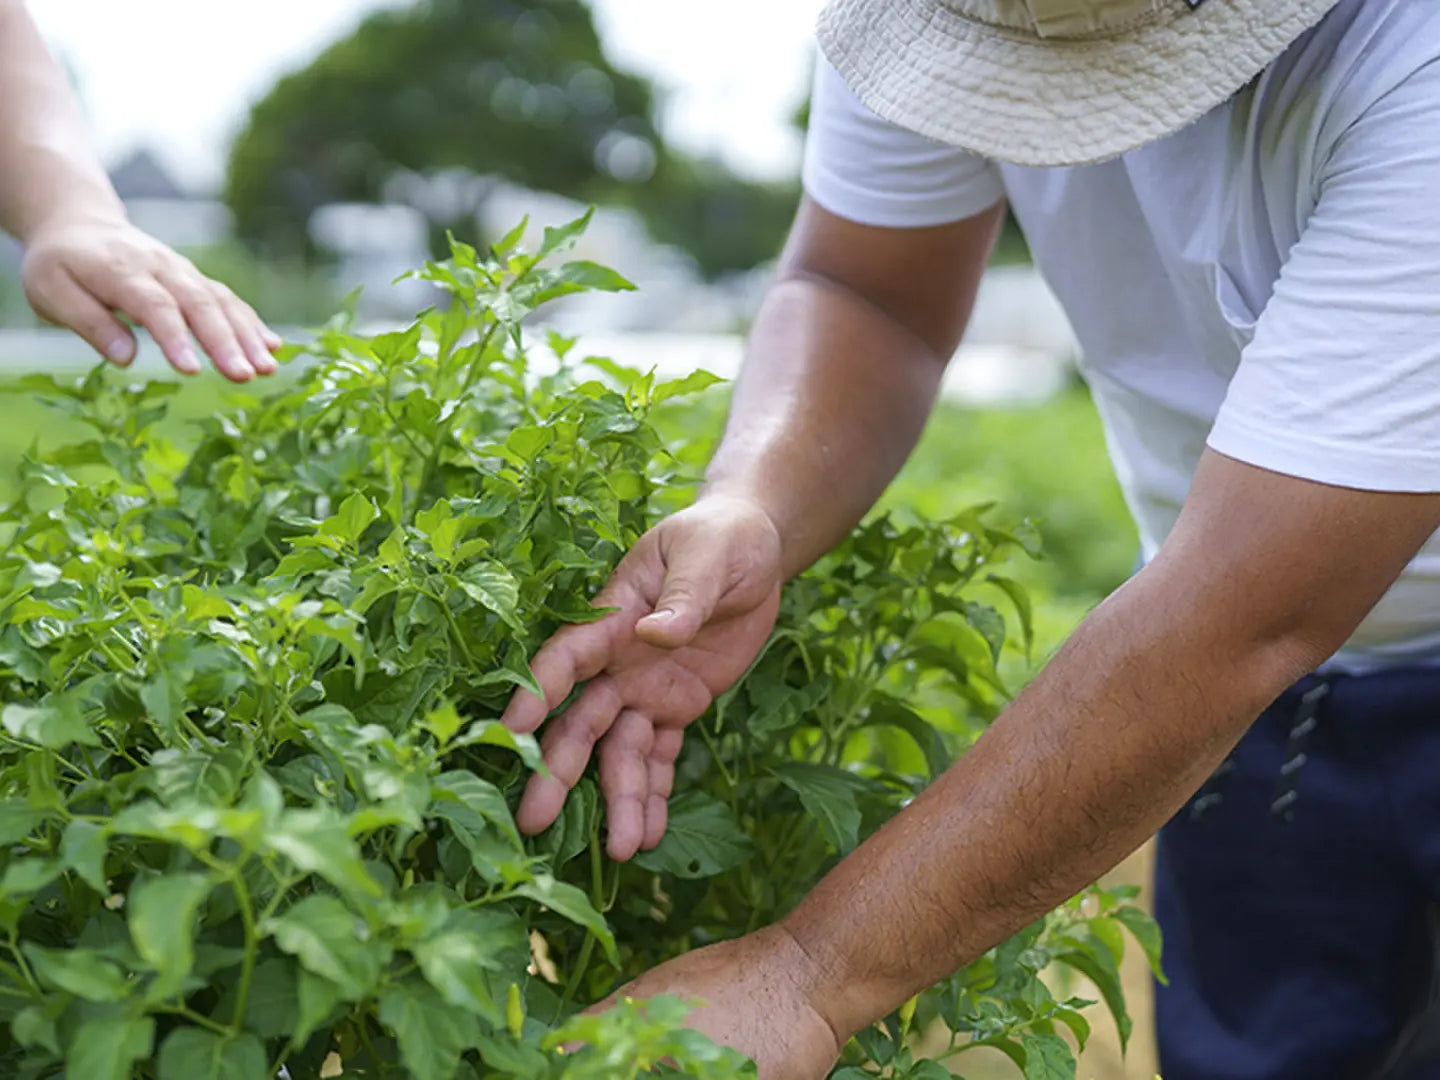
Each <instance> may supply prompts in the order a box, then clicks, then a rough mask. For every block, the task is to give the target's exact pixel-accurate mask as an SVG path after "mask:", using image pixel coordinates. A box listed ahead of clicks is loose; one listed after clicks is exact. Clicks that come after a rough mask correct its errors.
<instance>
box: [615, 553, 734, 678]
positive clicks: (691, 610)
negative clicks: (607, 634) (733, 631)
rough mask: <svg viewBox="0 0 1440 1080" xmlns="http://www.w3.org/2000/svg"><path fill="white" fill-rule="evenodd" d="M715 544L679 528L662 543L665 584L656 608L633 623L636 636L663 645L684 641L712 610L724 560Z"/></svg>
mask: <svg viewBox="0 0 1440 1080" xmlns="http://www.w3.org/2000/svg"><path fill="white" fill-rule="evenodd" d="M719 555H720V553H719V552H717V551H716V550H715V549H714V545H712V544H709V543H705V542H703V541H701V540H699V539H698V538H696V537H695V536H694V534H692V533H688V532H681V533H679V534H678V539H677V540H676V541H674V542H672V543H670V544H668V545H667V544H665V543H662V546H661V557H662V558H663V559H664V561H665V584H664V585H663V586H662V587H661V589H660V599H659V600H657V601H656V603H655V610H654V611H653V612H652V613H651V614H649V615H647V616H645V618H643V619H641V620H640V621H639V622H638V623H637V624H636V626H635V633H636V636H637V637H639V638H640V639H641V640H642V641H645V642H646V643H648V644H650V645H656V646H659V647H660V648H662V649H678V648H680V647H681V646H682V645H687V644H689V643H690V640H691V639H692V638H694V636H695V635H696V634H697V633H699V632H700V628H701V627H702V626H704V625H705V624H706V623H707V622H708V621H709V620H710V616H712V615H713V614H714V613H715V605H716V604H718V603H719V602H720V594H721V592H722V591H723V590H724V586H725V577H724V562H723V558H720V557H717V556H719Z"/></svg>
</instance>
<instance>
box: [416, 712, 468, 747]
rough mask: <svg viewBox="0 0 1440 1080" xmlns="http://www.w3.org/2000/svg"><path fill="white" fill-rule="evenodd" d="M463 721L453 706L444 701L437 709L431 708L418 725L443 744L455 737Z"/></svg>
mask: <svg viewBox="0 0 1440 1080" xmlns="http://www.w3.org/2000/svg"><path fill="white" fill-rule="evenodd" d="M463 723H464V721H463V720H461V719H460V714H459V713H457V712H456V711H455V706H454V705H452V704H451V703H450V702H448V701H447V702H445V703H444V704H443V705H441V706H440V707H439V708H438V709H433V710H431V711H430V713H429V714H427V715H426V717H425V719H424V720H421V721H420V726H421V727H423V728H424V729H425V730H426V731H428V732H430V734H432V735H434V736H435V740H436V741H437V742H438V743H440V745H441V746H444V745H445V744H446V743H448V742H449V741H450V740H451V739H453V738H454V737H455V733H456V732H457V731H459V730H460V726H461V724H463Z"/></svg>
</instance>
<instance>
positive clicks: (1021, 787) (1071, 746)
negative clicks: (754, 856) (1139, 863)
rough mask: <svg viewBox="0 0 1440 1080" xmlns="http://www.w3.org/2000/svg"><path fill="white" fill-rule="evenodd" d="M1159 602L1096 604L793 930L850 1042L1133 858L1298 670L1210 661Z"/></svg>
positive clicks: (1137, 591) (804, 909) (1274, 662)
mask: <svg viewBox="0 0 1440 1080" xmlns="http://www.w3.org/2000/svg"><path fill="white" fill-rule="evenodd" d="M1154 592H1155V590H1154V589H1152V588H1149V587H1148V584H1147V583H1146V582H1144V581H1143V580H1141V579H1137V580H1136V581H1134V582H1132V583H1131V584H1130V585H1128V586H1126V587H1125V588H1124V589H1122V590H1121V591H1120V592H1119V593H1117V594H1116V595H1115V596H1113V597H1112V598H1111V599H1110V600H1109V601H1107V602H1106V603H1105V604H1104V605H1102V606H1101V607H1100V608H1099V609H1097V610H1096V611H1095V613H1094V614H1093V615H1092V616H1091V617H1090V618H1089V619H1088V620H1087V621H1086V623H1085V624H1084V626H1083V627H1082V628H1081V629H1080V630H1078V631H1077V632H1076V633H1075V634H1074V635H1073V636H1072V638H1071V639H1070V641H1069V642H1068V643H1067V644H1066V645H1065V647H1064V648H1063V649H1062V650H1061V651H1060V653H1059V654H1058V655H1057V656H1056V657H1055V658H1054V659H1053V660H1052V661H1051V663H1050V664H1049V666H1048V667H1047V668H1046V669H1045V671H1044V672H1043V673H1042V674H1041V675H1040V676H1039V677H1038V678H1037V679H1036V680H1035V682H1034V683H1033V684H1032V685H1031V686H1030V687H1029V688H1028V689H1027V690H1026V691H1025V692H1024V693H1023V694H1022V695H1021V696H1020V698H1019V699H1018V700H1017V701H1016V702H1015V704H1014V705H1013V706H1011V708H1010V709H1008V710H1007V711H1006V712H1005V713H1004V714H1003V715H1002V716H1001V717H1000V718H999V719H998V720H996V722H995V723H994V724H993V725H992V727H991V728H990V730H989V731H988V732H986V734H985V735H984V736H983V737H982V738H981V739H980V740H979V741H978V742H977V743H976V745H975V746H974V747H973V748H972V749H971V750H970V751H969V753H967V754H966V755H965V756H964V757H963V758H962V759H961V760H960V761H959V762H958V763H957V764H956V765H955V766H954V767H953V768H952V769H950V770H949V771H948V772H946V773H945V774H944V775H943V776H942V777H941V778H940V779H939V780H937V781H936V782H935V783H934V784H933V785H932V786H931V787H930V788H928V789H927V790H926V791H925V792H924V793H922V794H921V795H920V796H919V797H918V798H917V799H916V800H915V802H914V803H913V804H912V805H911V806H910V807H909V808H907V809H906V810H905V811H904V812H903V813H901V814H899V815H898V816H897V817H896V818H894V819H893V820H892V821H891V822H889V824H888V825H887V826H886V827H885V828H884V829H882V830H881V831H880V832H879V833H878V834H877V835H876V836H874V837H873V838H872V839H871V840H870V841H869V842H868V843H867V844H865V845H864V846H862V847H861V848H860V849H859V850H858V851H856V852H855V853H854V854H853V855H852V856H851V857H850V858H848V859H847V860H845V861H844V862H843V863H842V864H841V865H840V867H838V868H837V869H836V870H835V872H834V873H832V874H831V875H830V876H829V877H828V878H827V879H826V880H825V881H824V882H823V883H822V884H821V886H820V887H819V888H817V889H816V890H815V891H814V892H813V893H812V894H811V895H810V896H809V897H808V898H807V899H806V900H805V901H804V902H803V903H802V904H801V905H800V906H799V907H798V908H797V909H796V910H795V912H794V913H793V914H792V915H791V916H790V917H789V918H788V919H787V920H786V924H785V925H786V927H787V928H788V929H789V930H790V932H791V933H792V934H793V936H794V937H795V938H796V940H797V941H798V942H799V944H800V946H801V947H802V948H803V949H804V950H805V951H806V952H807V953H808V954H809V955H810V956H811V957H813V958H814V959H815V960H816V961H817V962H818V963H819V964H820V965H821V967H822V969H824V970H825V971H827V972H829V973H833V974H835V975H841V974H842V973H843V977H841V978H838V979H837V983H838V985H840V986H842V987H845V988H846V990H845V991H842V998H841V1000H842V1002H843V1004H842V1005H841V1007H840V1008H839V1010H838V1011H837V1013H836V1014H835V1016H834V1018H833V1019H834V1021H835V1023H836V1026H837V1029H841V1030H842V1031H843V1033H844V1034H846V1035H848V1034H850V1033H852V1032H853V1031H855V1030H857V1029H858V1028H859V1027H861V1026H863V1025H864V1024H866V1023H868V1022H870V1021H871V1020H873V1019H874V1018H875V1017H876V1016H879V1015H884V1014H885V1013H887V1012H888V1011H890V1010H891V1009H892V1008H894V1007H896V1006H898V1005H899V1004H900V1003H901V1002H904V1001H906V1000H908V999H909V998H910V997H911V996H913V995H914V994H915V993H917V992H918V991H920V990H921V989H923V988H924V987H926V986H929V985H931V984H933V983H935V982H936V981H938V980H939V979H941V978H943V977H945V976H946V975H948V974H949V973H950V972H952V971H955V970H957V969H958V968H960V967H961V966H963V965H964V964H966V963H968V962H970V961H971V960H973V959H974V958H975V957H977V956H979V955H980V954H981V953H983V952H984V951H985V950H986V949H988V948H990V947H991V946H993V945H995V944H997V943H998V942H1000V941H1001V940H1003V939H1004V938H1006V937H1008V936H1009V935H1010V934H1013V933H1015V932H1016V931H1018V930H1020V929H1021V928H1023V927H1024V926H1026V925H1028V924H1029V923H1031V922H1033V921H1034V920H1035V919H1036V918H1038V917H1039V916H1041V915H1042V914H1044V913H1045V912H1046V911H1049V910H1050V909H1051V908H1053V907H1055V906H1056V905H1057V904H1059V903H1061V902H1062V901H1063V900H1065V899H1066V898H1068V897H1070V896H1072V895H1074V894H1075V893H1076V892H1078V891H1079V890H1080V889H1081V888H1083V887H1084V886H1085V885H1086V884H1087V883H1088V882H1090V881H1093V880H1094V879H1095V878H1096V877H1098V876H1099V875H1100V874H1102V873H1104V872H1105V871H1106V870H1108V869H1109V868H1110V867H1112V866H1114V865H1115V864H1116V863H1117V862H1119V861H1120V860H1121V859H1122V858H1124V857H1125V856H1126V855H1127V854H1129V853H1130V852H1131V851H1133V850H1134V849H1135V848H1136V847H1138V846H1139V845H1140V844H1141V843H1143V842H1144V840H1145V839H1146V838H1147V837H1148V836H1150V835H1151V834H1153V833H1154V832H1155V830H1156V829H1157V828H1158V827H1159V826H1160V825H1161V824H1162V823H1163V822H1164V821H1165V820H1166V819H1167V818H1168V817H1169V816H1170V815H1171V814H1173V813H1174V812H1175V810H1176V809H1178V808H1179V807H1180V805H1181V804H1182V803H1183V802H1184V800H1185V799H1186V798H1187V796H1188V795H1189V794H1190V793H1192V792H1193V791H1194V790H1195V789H1196V787H1198V786H1199V784H1200V783H1201V782H1203V780H1204V778H1205V776H1206V775H1208V773H1209V771H1210V770H1212V769H1213V768H1214V767H1215V766H1216V765H1217V764H1218V763H1219V762H1220V761H1221V760H1222V759H1223V758H1224V756H1225V754H1226V752H1227V751H1228V749H1229V747H1230V746H1231V745H1232V744H1233V743H1234V742H1235V741H1236V739H1237V738H1238V736H1239V735H1240V733H1241V732H1242V731H1243V730H1244V728H1245V726H1246V724H1247V723H1249V722H1250V721H1251V720H1253V719H1254V717H1255V716H1256V715H1257V714H1258V713H1259V712H1260V710H1261V709H1262V708H1263V707H1264V705H1265V704H1266V702H1267V700H1268V699H1269V698H1270V697H1273V696H1274V693H1276V692H1278V690H1279V689H1280V687H1281V686H1283V685H1284V684H1285V683H1286V682H1287V681H1288V680H1289V679H1290V677H1292V676H1298V675H1299V674H1301V672H1302V671H1303V670H1304V664H1303V663H1302V662H1299V658H1298V657H1294V658H1292V657H1288V656H1285V655H1283V654H1277V655H1269V656H1254V655H1250V656H1241V655H1234V654H1225V653H1224V652H1223V651H1222V653H1220V654H1216V653H1214V652H1208V655H1207V651H1209V650H1214V649H1216V648H1220V649H1222V650H1223V649H1224V646H1223V643H1220V642H1217V641H1214V640H1211V639H1210V638H1209V637H1208V635H1205V634H1203V633H1202V632H1199V631H1198V630H1197V631H1194V632H1186V631H1184V630H1182V629H1180V628H1179V627H1177V626H1176V625H1175V620H1174V618H1173V616H1172V615H1171V614H1169V613H1166V612H1164V611H1162V610H1157V609H1156V608H1155V607H1154V606H1153V604H1154V600H1155V597H1154V596H1153V595H1152V594H1153V593H1154ZM1221 665H1224V667H1225V669H1226V672H1225V677H1224V678H1221V679H1217V678H1216V677H1215V676H1216V675H1217V673H1218V671H1219V670H1220V667H1221ZM877 942H883V943H884V946H883V948H877V947H876V943H877ZM860 958H864V959H863V960H862V959H860ZM857 960H859V962H860V965H861V969H862V970H860V971H857V970H856V963H857Z"/></svg>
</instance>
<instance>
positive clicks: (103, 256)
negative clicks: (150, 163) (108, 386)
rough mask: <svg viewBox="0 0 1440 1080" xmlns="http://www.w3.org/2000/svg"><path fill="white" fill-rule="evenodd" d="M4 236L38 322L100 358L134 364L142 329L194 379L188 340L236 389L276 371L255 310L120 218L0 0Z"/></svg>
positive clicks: (37, 52)
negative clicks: (64, 331)
mask: <svg viewBox="0 0 1440 1080" xmlns="http://www.w3.org/2000/svg"><path fill="white" fill-rule="evenodd" d="M0 228H3V229H4V230H5V231H6V232H8V233H10V234H11V235H13V236H14V237H16V238H17V239H18V240H19V241H20V242H21V243H22V244H24V246H25V262H24V269H23V273H24V279H25V293H26V296H27V297H28V298H29V300H30V304H31V306H32V307H34V309H35V311H36V313H38V314H39V315H40V316H42V317H43V318H46V319H48V320H50V321H51V322H55V323H59V324H60V325H62V326H66V327H69V328H70V329H71V330H74V331H75V332H76V333H77V334H79V335H80V336H81V337H82V338H84V339H85V340H86V341H87V342H89V344H90V345H91V346H93V347H94V348H95V350H96V351H97V352H99V353H100V354H101V355H102V356H104V357H106V358H107V359H109V360H111V361H113V362H115V363H117V364H120V365H122V366H123V365H126V364H129V363H130V362H131V361H132V360H134V358H135V348H136V343H135V337H134V335H133V334H132V333H131V332H130V330H129V329H128V328H126V326H125V325H124V324H123V323H122V322H121V321H120V320H119V319H117V318H116V313H117V312H118V313H120V314H122V315H125V316H127V317H128V318H130V319H132V320H133V321H134V322H137V323H139V324H140V325H142V326H144V327H145V329H146V330H148V331H149V332H150V336H151V337H153V338H154V339H155V341H156V343H157V344H158V345H159V346H160V349H161V351H163V352H164V354H165V357H166V359H168V360H169V361H170V363H171V365H172V366H174V368H175V369H176V370H177V371H180V372H182V373H184V374H194V373H196V372H198V371H199V370H200V361H199V359H198V357H197V356H196V353H195V349H194V347H193V346H192V344H191V334H192V333H193V335H194V337H195V339H196V340H198V341H199V343H200V346H201V348H203V349H204V350H205V352H207V353H208V354H209V355H210V357H211V358H212V359H213V360H214V362H215V366H216V368H218V369H219V370H220V372H221V373H222V374H224V375H225V376H226V378H229V379H231V380H233V381H235V382H245V381H247V380H249V379H251V378H253V377H255V376H256V375H268V374H270V373H271V372H273V371H274V370H275V361H274V359H273V358H272V357H271V356H270V350H272V349H275V348H278V347H279V345H280V339H279V338H278V337H277V336H276V335H275V334H274V332H272V331H271V330H269V329H268V328H267V327H266V326H265V324H264V323H263V322H261V320H260V318H259V317H258V316H257V315H256V314H255V312H254V311H253V310H251V308H250V306H249V305H248V304H246V303H245V302H244V301H242V300H240V299H239V298H238V297H236V296H235V294H234V293H232V292H231V291H230V290H229V289H227V288H226V287H225V286H224V285H221V284H219V283H218V282H214V281H211V280H209V279H208V278H206V277H205V276H204V275H202V274H201V273H200V272H199V271H197V270H196V269H195V267H194V266H192V265H191V264H190V262H189V261H188V260H187V259H184V258H182V257H181V256H180V255H177V254H176V253H175V252H174V251H171V250H170V249H169V248H168V247H166V246H165V245H163V244H161V243H159V242H158V241H156V240H154V239H153V238H151V237H149V236H146V235H145V234H144V233H142V232H140V230H138V229H136V228H135V227H134V226H133V225H131V224H130V223H129V221H127V220H126V216H125V208H124V206H123V205H122V204H121V202H120V199H119V198H118V197H117V196H116V194H115V189H114V188H113V187H111V186H110V181H109V179H108V178H107V177H106V175H105V171H104V170H103V169H102V168H101V167H100V163H99V161H98V160H97V159H96V157H95V154H94V152H93V151H92V150H91V149H90V146H89V143H88V140H87V139H86V135H85V129H84V124H83V122H82V121H81V118H80V113H79V110H78V109H77V108H76V105H75V100H74V97H73V95H72V94H71V92H70V87H69V85H68V84H67V83H66V81H65V77H64V75H63V73H62V72H61V71H60V68H59V66H58V65H57V64H56V63H55V61H54V59H53V58H52V57H51V56H50V54H49V52H48V51H47V50H46V48H45V44H44V42H43V41H42V40H41V38H40V35H39V32H38V31H37V30H36V29H35V25H34V23H33V22H31V20H30V16H29V14H28V13H27V12H26V10H25V5H24V3H23V2H22V0H0Z"/></svg>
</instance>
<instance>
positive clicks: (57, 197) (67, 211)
mask: <svg viewBox="0 0 1440 1080" xmlns="http://www.w3.org/2000/svg"><path fill="white" fill-rule="evenodd" d="M129 223H130V218H129V216H128V215H127V214H126V212H125V204H124V203H123V202H121V200H120V197H119V196H118V195H116V194H115V191H114V189H113V188H111V187H110V185H109V183H108V182H107V183H104V184H101V183H74V182H72V183H69V184H66V183H63V182H62V183H59V184H56V185H55V190H54V191H53V192H50V193H48V194H47V195H46V197H45V198H44V199H43V200H40V199H37V200H36V201H35V202H34V203H32V204H31V205H30V206H29V207H28V208H26V210H25V212H24V213H23V214H22V215H21V219H20V221H18V222H17V223H16V227H15V229H14V230H13V231H14V234H15V238H16V239H17V240H19V241H20V243H21V244H22V245H24V246H25V247H29V246H31V245H32V244H34V243H35V242H36V241H37V240H38V239H40V238H42V237H44V236H45V235H47V234H52V233H57V232H61V231H64V230H66V229H71V228H77V227H81V226H101V227H112V228H113V227H124V226H127V225H129Z"/></svg>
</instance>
